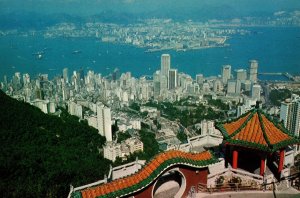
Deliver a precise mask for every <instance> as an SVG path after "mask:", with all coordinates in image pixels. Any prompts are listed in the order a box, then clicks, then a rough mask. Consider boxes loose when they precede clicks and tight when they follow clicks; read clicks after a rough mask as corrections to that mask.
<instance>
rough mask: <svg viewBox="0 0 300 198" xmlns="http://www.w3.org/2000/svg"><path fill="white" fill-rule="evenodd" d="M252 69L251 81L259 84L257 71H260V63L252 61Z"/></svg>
mask: <svg viewBox="0 0 300 198" xmlns="http://www.w3.org/2000/svg"><path fill="white" fill-rule="evenodd" d="M249 63H250V67H249V80H250V81H252V82H253V83H256V82H257V69H258V62H257V61H256V60H250V61H249Z"/></svg>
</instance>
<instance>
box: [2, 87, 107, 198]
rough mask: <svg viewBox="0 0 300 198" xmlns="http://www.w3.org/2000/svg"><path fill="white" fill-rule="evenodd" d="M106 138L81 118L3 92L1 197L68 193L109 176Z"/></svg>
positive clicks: (49, 195)
mask: <svg viewBox="0 0 300 198" xmlns="http://www.w3.org/2000/svg"><path fill="white" fill-rule="evenodd" d="M104 142H105V138H104V137H102V136H100V135H98V132H97V130H96V129H94V128H91V127H89V126H88V125H87V124H86V123H85V122H78V118H76V117H74V116H70V115H68V114H67V113H62V116H61V117H60V118H59V117H56V116H51V115H46V114H43V113H42V112H41V111H40V110H39V109H37V108H35V107H33V106H30V105H29V104H26V103H23V102H19V101H16V100H14V99H12V98H10V97H8V96H6V95H5V94H4V93H3V92H2V91H0V146H1V154H0V177H1V180H0V197H66V196H67V194H68V192H69V184H73V185H74V186H79V185H82V184H87V183H89V182H94V181H97V180H99V179H101V178H103V175H104V174H105V173H107V171H108V167H109V164H110V161H108V160H106V159H104V158H103V157H101V156H100V155H99V154H98V150H97V148H98V147H99V148H101V147H102V145H103V144H104Z"/></svg>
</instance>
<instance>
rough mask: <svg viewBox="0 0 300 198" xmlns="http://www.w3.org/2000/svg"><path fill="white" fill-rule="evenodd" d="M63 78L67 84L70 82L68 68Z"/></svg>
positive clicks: (64, 70) (65, 69) (64, 71)
mask: <svg viewBox="0 0 300 198" xmlns="http://www.w3.org/2000/svg"><path fill="white" fill-rule="evenodd" d="M63 78H64V81H65V82H67V83H68V82H69V74H68V68H64V69H63Z"/></svg>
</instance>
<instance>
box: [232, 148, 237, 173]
mask: <svg viewBox="0 0 300 198" xmlns="http://www.w3.org/2000/svg"><path fill="white" fill-rule="evenodd" d="M238 155H239V153H238V151H237V150H233V157H232V168H234V169H237V167H238Z"/></svg>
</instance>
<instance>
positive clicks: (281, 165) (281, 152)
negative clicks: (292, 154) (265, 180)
mask: <svg viewBox="0 0 300 198" xmlns="http://www.w3.org/2000/svg"><path fill="white" fill-rule="evenodd" d="M283 164H284V149H280V151H279V164H278V173H280V172H281V171H282V169H283Z"/></svg>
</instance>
